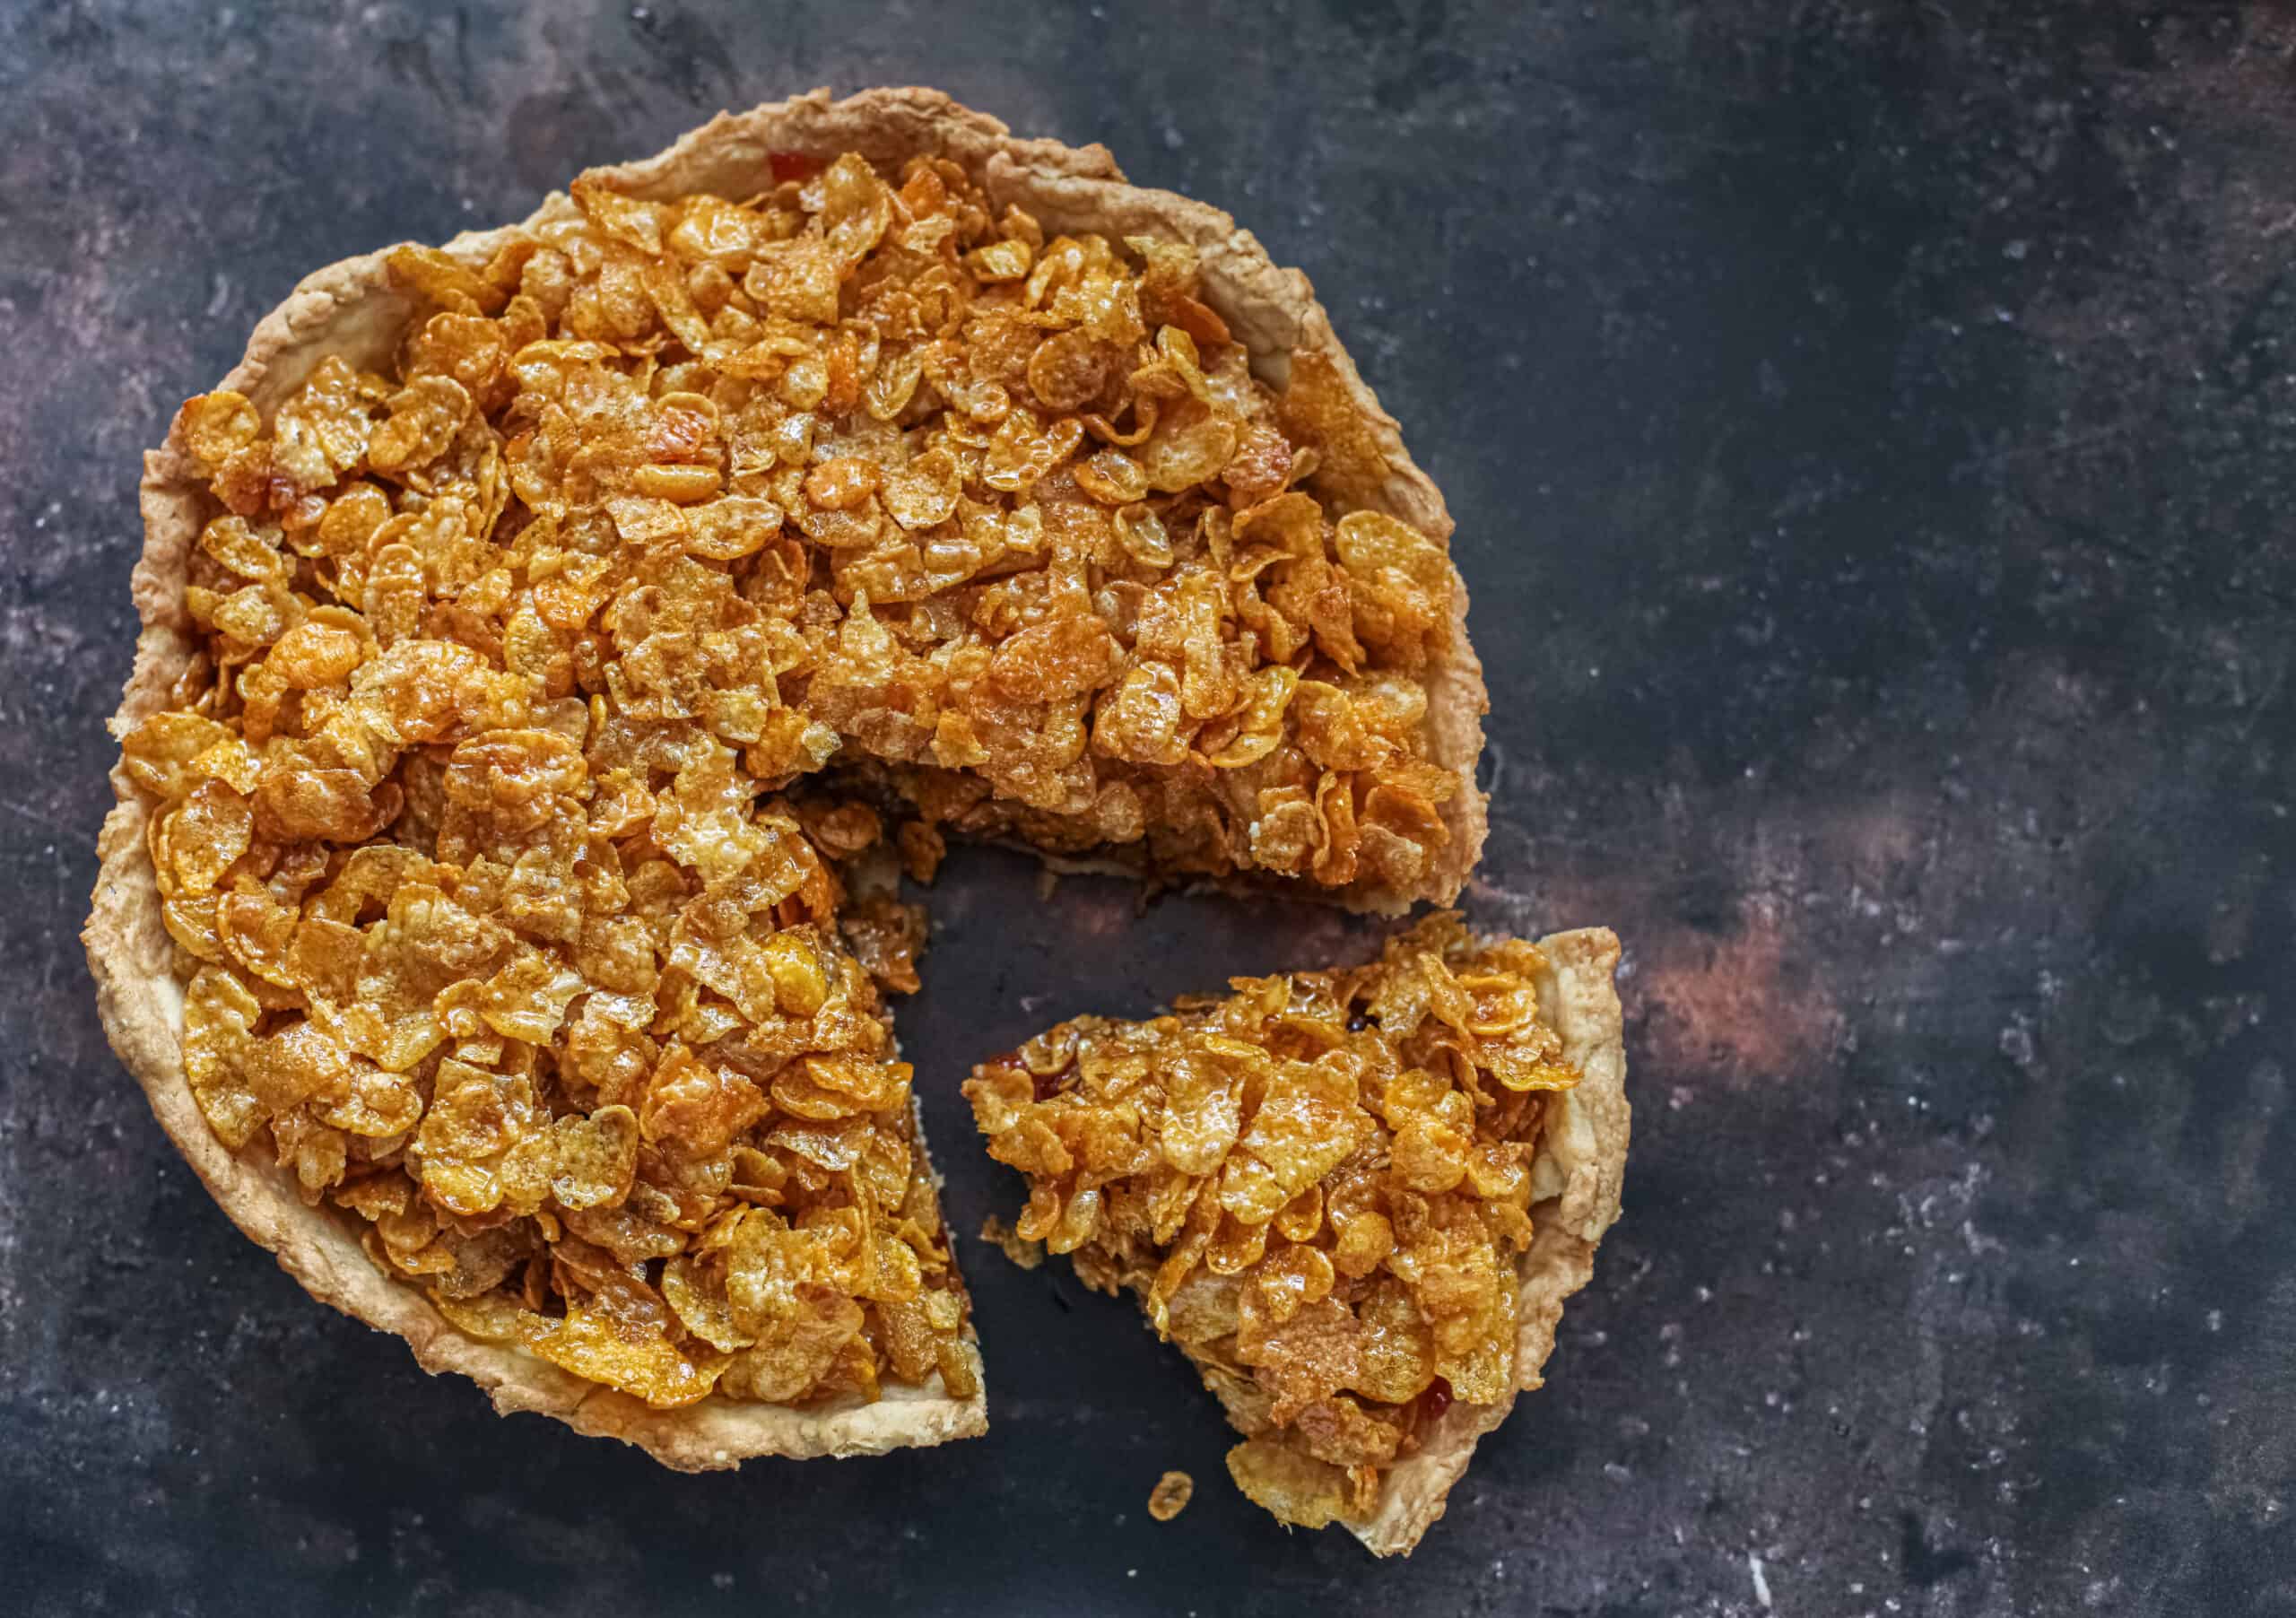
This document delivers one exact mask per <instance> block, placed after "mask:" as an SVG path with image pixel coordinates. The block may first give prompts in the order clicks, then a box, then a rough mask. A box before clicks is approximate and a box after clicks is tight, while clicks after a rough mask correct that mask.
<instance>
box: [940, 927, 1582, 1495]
mask: <svg viewBox="0 0 2296 1618" xmlns="http://www.w3.org/2000/svg"><path fill="white" fill-rule="evenodd" d="M1545 964H1546V963H1545V961H1544V959H1543V958H1542V957H1541V955H1540V953H1539V951H1538V949H1537V948H1536V946H1535V945H1532V944H1524V943H1519V942H1517V941H1513V940H1500V941H1496V942H1490V943H1479V942H1477V941H1476V940H1474V939H1473V938H1471V937H1470V936H1469V935H1467V933H1466V932H1465V929H1464V927H1463V926H1461V925H1460V923H1459V920H1458V918H1457V916H1455V915H1449V914H1444V915H1438V916H1434V917H1431V918H1429V919H1427V920H1426V921H1423V922H1422V923H1421V924H1420V925H1419V926H1416V927H1415V928H1413V930H1412V931H1410V932H1409V933H1407V934H1405V935H1403V936H1401V937H1399V938H1397V939H1396V940H1395V941H1393V942H1392V943H1390V944H1388V945H1387V950H1386V953H1384V955H1383V956H1382V957H1381V959H1380V960H1378V961H1376V962H1374V963H1373V964H1371V965H1369V966H1364V967H1358V968H1354V969H1351V970H1338V971H1325V972H1294V973H1292V974H1291V975H1289V976H1288V977H1276V978H1239V979H1234V980H1233V981H1232V983H1231V988H1232V990H1233V991H1234V992H1233V993H1232V994H1231V995H1230V996H1227V997H1226V998H1224V999H1199V1000H1189V1001H1183V1002H1182V1003H1181V1004H1180V1005H1179V1006H1178V1009H1177V1010H1176V1011H1175V1012H1174V1013H1171V1014H1170V1015H1167V1016H1162V1017H1157V1018H1154V1019H1152V1020H1151V1021H1148V1022H1114V1021H1110V1020H1109V1019H1106V1018H1100V1017H1081V1018H1077V1019H1075V1020H1074V1021H1072V1022H1065V1023H1062V1024H1060V1025H1059V1026H1057V1027H1056V1028H1054V1029H1052V1030H1050V1031H1048V1032H1046V1033H1043V1034H1040V1035H1039V1036H1038V1037H1037V1038H1036V1039H1034V1040H1031V1041H1029V1043H1028V1044H1026V1045H1024V1046H1022V1048H1021V1049H1020V1050H1018V1051H1016V1052H1014V1053H1013V1055H1011V1056H1009V1057H1005V1058H1002V1059H1000V1060H998V1061H995V1062H991V1063H988V1064H987V1065H985V1066H981V1067H978V1068H976V1069H975V1070H974V1073H973V1076H972V1077H971V1078H970V1080H969V1081H967V1083H966V1084H965V1086H964V1091H965V1095H966V1097H967V1098H968V1099H969V1100H970V1101H971V1103H972V1109H973V1116H974V1119H975V1121H976V1122H977V1123H978V1126H979V1127H980V1130H981V1132H982V1133H983V1134H984V1135H987V1139H988V1150H989V1153H990V1155H991V1156H993V1157H995V1158H996V1159H997V1160H998V1161H1001V1162H1005V1163H1008V1164H1010V1165H1012V1166H1013V1167H1014V1168H1016V1169H1019V1170H1021V1171H1022V1173H1023V1174H1025V1175H1026V1176H1027V1177H1028V1179H1029V1201H1028V1206H1027V1209H1026V1211H1025V1212H1024V1213H1023V1214H1022V1216H1021V1218H1020V1220H1019V1221H1018V1222H1017V1224H1016V1225H1015V1226H1014V1227H1013V1231H1011V1232H1010V1234H1009V1237H1008V1236H1007V1233H1006V1232H1005V1231H1004V1230H1003V1228H1002V1227H1001V1226H999V1227H998V1228H997V1231H996V1237H997V1238H998V1239H1004V1240H1006V1243H1007V1250H1008V1251H1012V1250H1013V1247H1014V1246H1015V1245H1017V1244H1020V1243H1023V1242H1026V1243H1034V1242H1039V1241H1040V1242H1042V1244H1043V1246H1044V1248H1046V1249H1048V1250H1049V1251H1051V1252H1054V1253H1066V1254H1068V1255H1069V1256H1070V1257H1071V1260H1072V1262H1073V1263H1074V1266H1075V1267H1076V1273H1077V1274H1078V1275H1079V1276H1080V1277H1082V1278H1083V1281H1084V1282H1085V1283H1087V1284H1088V1285H1091V1286H1092V1287H1095V1288H1097V1289H1099V1290H1100V1291H1103V1292H1111V1293H1112V1292H1116V1291H1118V1289H1119V1288H1126V1289H1129V1290H1130V1291H1131V1292H1133V1293H1134V1294H1135V1295H1136V1296H1137V1297H1138V1298H1139V1300H1140V1301H1141V1303H1142V1306H1143V1307H1144V1309H1145V1311H1146V1313H1147V1315H1148V1318H1149V1319H1150V1321H1151V1323H1152V1325H1153V1326H1154V1327H1155V1328H1156V1330H1157V1331H1158V1333H1159V1334H1160V1335H1163V1336H1165V1337H1167V1338H1170V1339H1171V1340H1173V1341H1175V1342H1177V1343H1178V1344H1179V1345H1180V1347H1181V1348H1182V1349H1183V1350H1184V1351H1186V1353H1187V1355H1188V1357H1189V1358H1190V1359H1191V1360H1192V1361H1195V1363H1196V1367H1197V1369H1198V1370H1199V1371H1200V1372H1201V1373H1202V1375H1203V1377H1204V1380H1205V1386H1206V1387H1209V1388H1210V1389H1211V1390H1212V1391H1213V1393H1215V1394H1217V1395H1218V1396H1219V1397H1220V1399H1221V1402H1222V1405H1224V1406H1225V1407H1226V1409H1227V1412H1228V1416H1229V1419H1230V1421H1231V1422H1232V1423H1233V1424H1234V1425H1235V1426H1236V1427H1237V1428H1238V1430H1239V1431H1241V1432H1242V1433H1243V1434H1244V1435H1245V1442H1243V1443H1241V1444H1239V1445H1238V1446H1237V1447H1236V1448H1234V1449H1233V1450H1232V1451H1231V1453H1230V1457H1229V1469H1230V1471H1231V1473H1232V1474H1234V1476H1235V1479H1236V1482H1237V1483H1238V1484H1239V1486H1240V1487H1241V1488H1242V1489H1243V1491H1244V1492H1245V1493H1247V1494H1248V1495H1249V1496H1250V1497H1251V1498H1252V1499H1253V1500H1254V1501H1257V1502H1258V1503H1259V1504H1260V1505H1262V1506H1264V1507H1265V1508H1266V1509H1268V1510H1270V1511H1272V1512H1274V1514H1275V1515H1276V1516H1278V1517H1280V1518H1283V1519H1284V1520H1285V1521H1287V1522H1291V1523H1296V1524H1300V1525H1302V1526H1305V1527H1323V1526H1324V1525H1325V1524H1326V1523H1329V1522H1332V1521H1335V1520H1344V1521H1349V1522H1355V1523H1361V1522H1362V1521H1363V1520H1365V1519H1366V1518H1369V1517H1370V1515H1371V1513H1372V1512H1373V1511H1374V1510H1375V1509H1377V1506H1378V1501H1379V1498H1380V1490H1381V1487H1382V1482H1383V1479H1384V1478H1385V1476H1386V1474H1387V1472H1388V1471H1389V1470H1390V1469H1391V1468H1392V1467H1393V1466H1395V1465H1396V1463H1397V1462H1398V1461H1400V1460H1403V1459H1405V1458H1408V1457H1410V1456H1411V1455H1413V1453H1414V1452H1415V1451H1416V1450H1417V1449H1418V1448H1419V1447H1420V1444H1421V1441H1422V1437H1423V1436H1424V1434H1425V1432H1426V1431H1427V1429H1428V1428H1429V1426H1430V1424H1431V1422H1433V1421H1434V1420H1435V1419H1436V1418H1438V1417H1439V1416H1440V1415H1441V1414H1443V1411H1444V1410H1445V1409H1446V1408H1447V1407H1448V1405H1451V1404H1452V1403H1454V1402H1458V1403H1464V1404H1469V1405H1500V1404H1503V1403H1504V1402H1506V1401H1507V1400H1509V1399H1510V1398H1511V1397H1512V1396H1513V1393H1514V1389H1515V1387H1516V1384H1517V1376H1516V1364H1515V1353H1516V1343H1517V1319H1516V1312H1517V1311H1516V1303H1517V1298H1518V1286H1519V1277H1518V1259H1519V1258H1520V1257H1521V1255H1522V1254H1523V1253H1524V1252H1525V1251H1526V1249H1527V1248H1528V1247H1529V1245H1530V1241H1531V1238H1532V1234H1533V1228H1532V1221H1531V1215H1530V1212H1529V1210H1530V1205H1531V1200H1532V1196H1531V1181H1532V1173H1531V1161H1532V1158H1533V1156H1534V1154H1535V1152H1536V1150H1537V1148H1538V1144H1539V1140H1540V1135H1541V1131H1542V1129H1543V1128H1544V1126H1545V1124H1546V1122H1547V1111H1548V1100H1549V1098H1550V1097H1552V1096H1555V1095H1557V1094H1559V1093H1560V1092H1564V1091H1567V1090H1569V1089H1570V1088H1571V1087H1572V1086H1574V1085H1576V1084H1577V1083H1578V1078H1579V1074H1578V1071H1577V1070H1576V1069H1575V1068H1573V1067H1571V1066H1568V1065H1566V1064H1565V1063H1564V1061H1563V1059H1562V1058H1563V1045H1562V1040H1561V1037H1560V1036H1559V1035H1558V1034H1557V1032H1556V1031H1555V1030H1554V1028H1553V1027H1552V1025H1551V1023H1549V1022H1546V1021H1544V1020H1543V1019H1542V1016H1541V1008H1540V1005H1539V997H1538V991H1537V989H1536V987H1535V980H1536V979H1538V978H1539V976H1540V975H1541V973H1542V971H1543V970H1544V967H1545ZM984 1233H985V1234H986V1233H987V1232H984ZM1167 1481H1168V1482H1169V1479H1168V1480H1167ZM1159 1493H1160V1495H1161V1494H1162V1493H1163V1490H1162V1488H1161V1486H1160V1489H1159ZM1181 1499H1182V1501H1184V1500H1185V1495H1184V1494H1183V1495H1182V1496H1181ZM1173 1509H1178V1508H1177V1506H1175V1507H1174V1508H1173Z"/></svg>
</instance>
